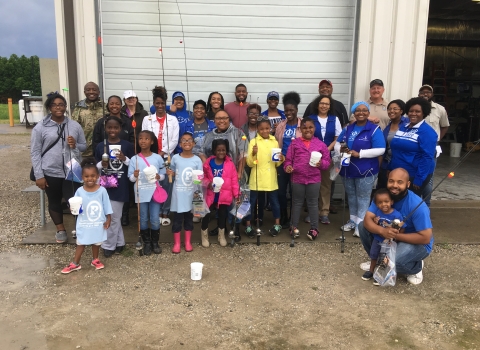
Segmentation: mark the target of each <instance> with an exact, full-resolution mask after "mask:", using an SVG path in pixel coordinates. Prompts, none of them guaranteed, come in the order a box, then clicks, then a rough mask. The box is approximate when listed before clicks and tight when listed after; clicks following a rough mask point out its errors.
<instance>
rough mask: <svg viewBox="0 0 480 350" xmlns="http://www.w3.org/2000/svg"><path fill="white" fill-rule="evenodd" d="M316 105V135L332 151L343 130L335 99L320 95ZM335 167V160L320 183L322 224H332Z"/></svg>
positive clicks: (314, 102) (320, 218) (324, 172)
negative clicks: (336, 112) (331, 201)
mask: <svg viewBox="0 0 480 350" xmlns="http://www.w3.org/2000/svg"><path fill="white" fill-rule="evenodd" d="M312 103H313V104H314V106H315V105H316V106H317V107H316V108H315V107H314V108H313V113H314V114H312V115H311V116H310V118H311V119H312V120H313V123H314V124H315V134H314V135H315V137H316V138H318V139H319V140H320V141H323V143H325V145H326V146H327V148H328V150H329V151H330V155H331V153H332V151H333V147H334V146H335V143H336V141H337V137H338V135H340V133H341V132H342V126H341V125H340V120H338V118H337V117H336V116H335V115H334V111H333V100H332V98H331V97H330V96H327V95H320V96H318V97H317V98H316V99H315V100H313V102H312ZM332 167H333V162H332V163H331V164H330V167H329V168H328V169H325V170H322V171H321V177H322V182H321V184H320V206H319V208H320V217H319V220H320V222H321V223H322V224H325V225H328V224H330V220H329V219H328V214H329V212H330V198H331V194H332V180H330V169H331V168H332Z"/></svg>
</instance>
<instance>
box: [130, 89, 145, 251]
mask: <svg viewBox="0 0 480 350" xmlns="http://www.w3.org/2000/svg"><path fill="white" fill-rule="evenodd" d="M132 91H133V89H132ZM132 127H133V129H134V133H133V137H134V142H135V144H134V147H135V170H139V169H138V154H137V133H136V132H135V128H136V127H137V122H136V121H135V119H133V120H132ZM138 180H139V179H138V178H137V181H135V196H136V199H137V221H138V241H137V243H136V244H135V249H136V250H138V255H140V256H143V244H142V235H141V233H140V195H139V191H138Z"/></svg>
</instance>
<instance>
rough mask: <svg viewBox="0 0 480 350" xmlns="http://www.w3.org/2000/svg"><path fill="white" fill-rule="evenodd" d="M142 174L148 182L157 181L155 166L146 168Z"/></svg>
mask: <svg viewBox="0 0 480 350" xmlns="http://www.w3.org/2000/svg"><path fill="white" fill-rule="evenodd" d="M143 173H144V174H145V177H146V178H147V181H148V182H150V183H155V182H156V181H157V179H156V177H157V168H156V167H155V165H150V166H147V167H146V168H145V169H143Z"/></svg>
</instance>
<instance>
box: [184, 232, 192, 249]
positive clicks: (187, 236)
mask: <svg viewBox="0 0 480 350" xmlns="http://www.w3.org/2000/svg"><path fill="white" fill-rule="evenodd" d="M191 238H192V231H185V251H186V252H191V251H192V250H193V247H192V243H190V239H191Z"/></svg>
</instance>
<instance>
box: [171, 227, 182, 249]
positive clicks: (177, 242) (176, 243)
mask: <svg viewBox="0 0 480 350" xmlns="http://www.w3.org/2000/svg"><path fill="white" fill-rule="evenodd" d="M180 250H181V249H180V232H175V233H174V234H173V248H172V253H173V254H178V253H180Z"/></svg>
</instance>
